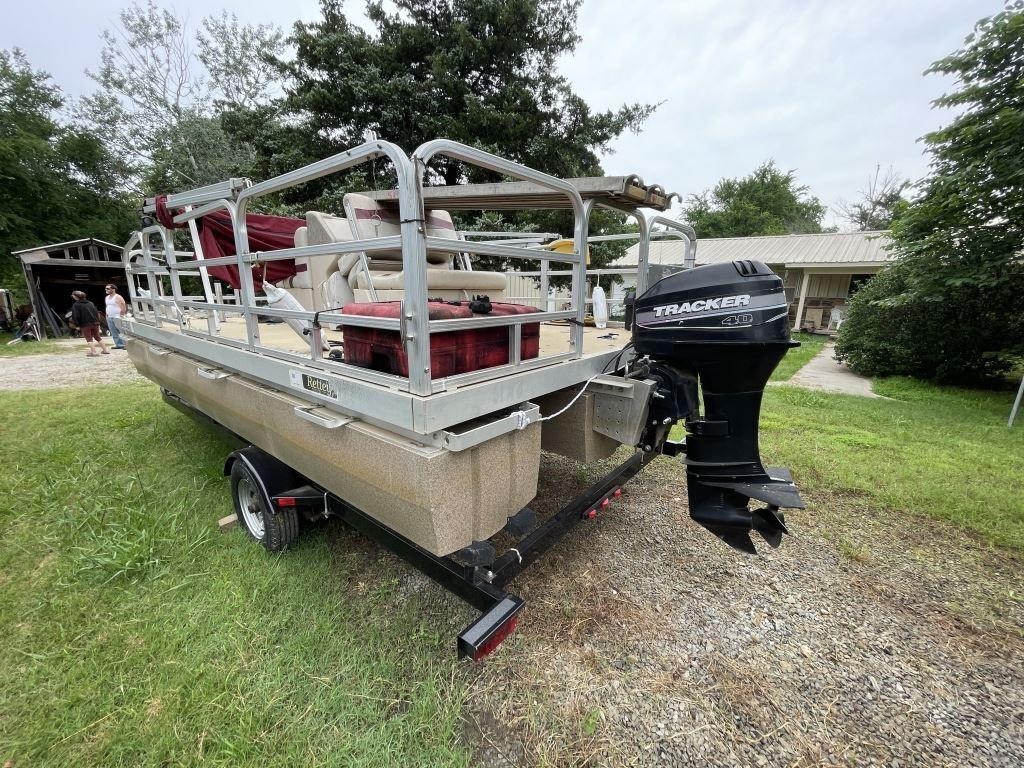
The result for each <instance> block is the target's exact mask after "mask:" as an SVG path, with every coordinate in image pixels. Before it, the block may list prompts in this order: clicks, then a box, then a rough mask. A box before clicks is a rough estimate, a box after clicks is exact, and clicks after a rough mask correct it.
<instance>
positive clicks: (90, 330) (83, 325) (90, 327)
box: [71, 291, 110, 357]
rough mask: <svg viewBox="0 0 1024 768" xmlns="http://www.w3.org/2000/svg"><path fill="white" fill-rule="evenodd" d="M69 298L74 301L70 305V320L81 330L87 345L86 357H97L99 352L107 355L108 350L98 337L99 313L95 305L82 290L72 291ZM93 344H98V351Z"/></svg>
mask: <svg viewBox="0 0 1024 768" xmlns="http://www.w3.org/2000/svg"><path fill="white" fill-rule="evenodd" d="M71 298H73V299H74V300H75V303H74V304H72V305H71V322H72V323H74V324H75V325H77V326H78V328H79V330H80V331H81V332H82V338H83V339H85V343H86V344H88V345H89V353H88V355H87V357H99V356H100V354H104V355H109V354H110V350H108V349H107V347H106V345H105V344H104V343H103V341H102V339H100V313H99V310H97V309H96V305H95V304H93V303H92V302H91V301H89V299H87V298H86V296H85V294H84V293H83V292H82V291H72V292H71ZM93 344H96V345H97V346H99V348H100V351H99V352H97V351H96V350H95V349H94V348H93Z"/></svg>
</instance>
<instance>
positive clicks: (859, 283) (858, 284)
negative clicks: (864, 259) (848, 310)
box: [849, 275, 874, 296]
mask: <svg viewBox="0 0 1024 768" xmlns="http://www.w3.org/2000/svg"><path fill="white" fill-rule="evenodd" d="M872 277H874V275H850V293H849V295H850V296H853V294H855V293H856V292H857V291H859V290H860V289H861V288H862V287H863V286H864V284H865V283H866V282H867V281H868V280H870V279H871V278H872Z"/></svg>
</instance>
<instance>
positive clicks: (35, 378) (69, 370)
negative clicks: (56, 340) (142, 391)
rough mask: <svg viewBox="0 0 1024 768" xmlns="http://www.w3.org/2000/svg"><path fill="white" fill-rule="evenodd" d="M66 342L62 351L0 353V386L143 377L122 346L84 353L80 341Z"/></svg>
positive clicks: (59, 386) (28, 386) (113, 381)
mask: <svg viewBox="0 0 1024 768" xmlns="http://www.w3.org/2000/svg"><path fill="white" fill-rule="evenodd" d="M68 344H69V346H68V350H67V351H66V352H58V353H53V354H45V355H23V356H19V357H0V390H11V389H69V388H73V387H90V386H97V385H99V384H116V383H119V382H126V381H145V379H143V378H142V377H141V376H139V374H138V373H136V371H135V366H133V365H132V364H131V362H130V361H129V360H128V353H127V352H124V351H123V350H113V351H111V353H110V354H109V355H100V356H99V357H87V356H86V348H85V342H84V341H81V340H80V339H76V340H75V341H73V342H69V343H68Z"/></svg>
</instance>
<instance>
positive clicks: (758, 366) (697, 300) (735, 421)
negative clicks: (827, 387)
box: [627, 260, 804, 552]
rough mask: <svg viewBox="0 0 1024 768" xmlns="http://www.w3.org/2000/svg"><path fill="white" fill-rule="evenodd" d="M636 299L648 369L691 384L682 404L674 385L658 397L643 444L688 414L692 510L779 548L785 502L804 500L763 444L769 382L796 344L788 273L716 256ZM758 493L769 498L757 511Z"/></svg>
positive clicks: (716, 525)
mask: <svg viewBox="0 0 1024 768" xmlns="http://www.w3.org/2000/svg"><path fill="white" fill-rule="evenodd" d="M629 303H631V304H632V306H627V322H628V323H630V324H631V326H632V329H633V345H634V347H635V348H636V351H637V353H638V354H639V355H641V356H647V358H648V359H649V366H650V375H652V376H653V377H654V378H655V379H656V380H658V381H663V382H666V386H668V383H669V382H677V383H676V384H675V386H676V387H677V388H678V387H683V388H685V389H686V390H687V391H688V394H687V397H685V398H678V397H677V398H675V402H676V403H677V404H678V405H680V407H677V409H676V410H675V411H673V410H672V409H671V407H670V404H671V401H672V398H670V397H668V394H669V392H668V389H667V388H666V389H665V390H664V391H662V392H661V395H660V397H658V398H657V400H652V402H651V410H652V413H654V414H655V416H654V418H653V419H651V426H650V427H649V428H648V432H647V435H646V436H645V442H646V444H647V445H648V446H650V445H651V443H652V442H655V443H656V444H657V445H662V446H664V441H665V439H666V438H667V434H668V429H669V428H670V427H668V426H666V425H667V424H671V423H672V421H673V420H674V419H679V418H681V419H684V420H685V425H686V431H687V437H686V443H685V447H683V448H682V449H681V450H683V451H685V454H686V457H685V459H684V463H685V464H686V470H687V471H686V479H687V491H688V496H689V504H690V516H691V517H692V518H693V519H694V520H695V521H696V522H698V523H700V524H701V525H703V526H705V527H706V528H708V529H709V530H710V531H712V532H713V533H714V534H716V535H717V536H719V537H720V538H722V539H723V540H724V541H726V542H727V543H729V544H730V545H732V546H734V547H737V548H739V549H742V550H744V551H746V552H754V551H755V549H754V545H753V542H752V541H751V539H750V535H749V532H750V531H751V530H756V531H758V533H760V534H761V535H762V536H763V537H764V538H765V540H766V541H767V542H768V543H769V544H770V545H771V546H778V544H779V542H780V541H781V537H782V534H783V533H788V531H787V529H786V526H785V519H784V517H783V515H782V512H781V511H780V509H781V508H801V509H802V508H803V506H804V504H803V501H802V500H801V499H800V494H799V493H798V491H797V488H796V486H795V485H794V484H793V482H792V478H791V477H790V474H789V472H788V471H787V470H785V469H781V468H765V467H764V465H763V464H762V463H761V457H760V452H759V449H758V432H757V427H758V420H759V417H760V410H761V398H762V395H763V393H764V387H765V385H766V384H767V382H768V378H769V377H770V376H771V374H772V371H774V370H775V367H776V366H777V365H778V363H779V361H780V360H781V359H782V358H783V356H784V355H785V354H786V352H787V351H788V350H789V349H790V348H791V347H793V346H798V342H795V341H793V340H792V339H791V338H790V334H789V319H788V306H787V302H786V294H785V290H784V289H783V286H782V280H781V279H780V278H779V277H778V276H777V275H776V274H775V273H774V272H772V271H771V270H770V269H768V267H766V266H765V265H764V264H762V263H761V262H759V261H746V260H744V261H734V262H729V263H725V264H709V265H706V266H702V267H696V268H694V269H690V270H685V271H682V272H677V273H674V274H671V275H668V276H667V277H664V278H662V279H661V280H659V281H658V282H656V283H655V284H654V285H652V286H651V287H650V288H649V289H648V290H647V291H646V292H644V293H643V294H642V295H640V296H637V297H636V298H635V299H633V300H632V302H629V300H628V299H627V304H629ZM698 382H699V387H700V394H701V399H702V400H703V413H701V409H700V402H699V400H698V397H697V396H696V391H697V383H698ZM683 402H686V403H692V405H688V406H681V404H682V403H683ZM666 452H668V451H667V450H666ZM751 499H755V500H757V501H760V502H763V503H764V505H765V506H764V507H763V508H761V509H750V508H749V502H750V500H751Z"/></svg>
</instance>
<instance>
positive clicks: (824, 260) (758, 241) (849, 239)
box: [612, 231, 895, 267]
mask: <svg viewBox="0 0 1024 768" xmlns="http://www.w3.org/2000/svg"><path fill="white" fill-rule="evenodd" d="M891 242H892V241H891V239H890V238H889V233H888V232H886V231H874V232H824V233H821V234H815V235H766V236H762V237H717V238H707V239H705V240H697V265H698V266H699V265H701V264H719V263H721V262H727V261H736V260H739V259H756V260H758V261H763V262H764V263H765V264H783V265H785V266H787V267H788V266H794V267H799V266H805V265H806V266H822V267H828V266H842V265H844V264H849V265H850V266H854V265H857V266H868V265H877V266H881V265H882V264H886V263H888V262H890V261H892V260H893V259H894V258H895V255H894V254H893V253H892V252H891V251H889V250H886V247H887V246H888V245H889V244H890V243H891ZM639 249H640V246H639V245H633V246H631V247H630V249H629V250H628V251H626V255H625V256H623V257H622V258H620V259H616V261H615V262H614V264H613V265H612V266H616V267H630V266H636V263H637V254H638V253H639ZM685 250H686V244H685V243H684V242H683V241H682V240H658V241H653V240H652V241H651V254H650V263H651V264H682V263H683V255H684V252H685Z"/></svg>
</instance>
